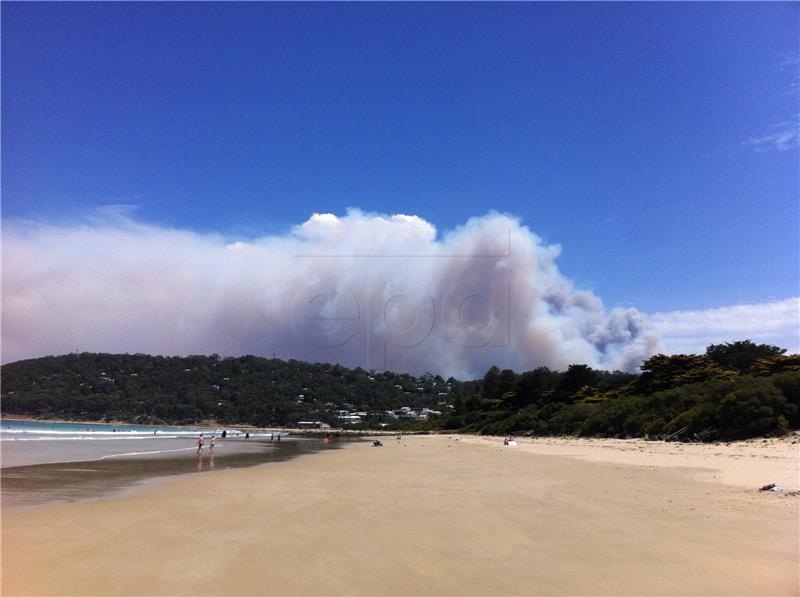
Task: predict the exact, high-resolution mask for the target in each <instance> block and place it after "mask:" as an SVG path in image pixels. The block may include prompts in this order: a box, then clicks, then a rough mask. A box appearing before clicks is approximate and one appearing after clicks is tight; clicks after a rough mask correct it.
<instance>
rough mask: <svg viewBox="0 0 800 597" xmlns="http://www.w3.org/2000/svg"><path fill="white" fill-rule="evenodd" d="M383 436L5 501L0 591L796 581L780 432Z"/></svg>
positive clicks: (572, 590) (429, 589)
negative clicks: (612, 437) (81, 494)
mask: <svg viewBox="0 0 800 597" xmlns="http://www.w3.org/2000/svg"><path fill="white" fill-rule="evenodd" d="M384 443H385V446H384V447H383V448H373V447H372V446H371V445H370V444H369V443H360V444H354V445H350V446H348V447H346V448H345V449H342V450H336V451H328V452H322V453H319V454H315V455H310V456H304V457H301V458H299V459H296V460H292V461H289V462H285V463H280V464H275V465H268V466H264V467H259V468H251V469H239V470H229V471H220V472H212V473H205V474H200V475H189V476H184V477H180V478H177V479H172V480H169V481H167V482H164V483H160V484H158V485H157V486H155V487H151V488H148V489H146V490H142V491H139V492H136V493H133V494H130V495H127V496H124V497H117V498H113V499H107V500H99V501H94V502H84V503H78V504H71V505H57V506H42V507H35V508H29V509H17V510H6V511H4V512H3V521H2V522H3V528H2V547H3V553H2V564H3V569H2V592H3V594H4V595H20V594H68V595H77V594H95V595H100V594H102V595H112V594H125V595H149V594H236V595H243V594H325V595H331V594H370V595H400V594H418V595H454V594H458V595H484V594H503V595H507V594H509V595H510V594H623V593H624V594H652V595H654V594H659V595H661V594H724V595H733V594H737V595H755V594H764V595H776V594H777V595H794V594H798V591H799V589H798V561H800V558H799V557H798V506H799V505H800V501H799V500H798V498H797V496H796V495H791V494H789V493H783V494H776V493H759V492H757V491H755V490H754V489H753V483H752V482H751V481H756V479H757V481H756V483H755V485H758V484H761V483H762V482H763V483H766V482H769V481H780V480H781V479H782V477H780V476H779V475H782V474H788V475H789V477H788V481H783V483H785V484H786V485H788V486H789V487H787V488H788V489H797V477H796V475H795V477H794V478H791V474H792V473H791V471H794V472H795V473H796V471H797V449H796V448H797V446H796V445H795V444H790V443H787V442H782V443H775V442H773V443H772V444H768V445H773V448H765V447H757V446H756V444H755V443H754V442H751V443H749V444H735V445H732V446H699V447H695V446H678V445H676V444H650V445H647V446H639V448H641V449H639V448H637V447H634V446H636V445H637V444H635V443H622V444H619V445H617V446H616V447H615V442H597V441H595V442H583V441H577V440H549V442H546V441H544V440H539V441H530V442H527V441H526V442H522V443H521V444H520V445H519V446H517V447H514V448H506V449H501V448H502V444H501V442H500V441H499V440H497V439H486V438H459V439H458V440H456V439H455V438H454V437H453V438H450V437H447V436H438V437H432V436H417V437H407V438H404V439H403V441H402V443H399V444H398V443H397V442H395V440H388V441H385V442H384ZM641 443H643V442H640V444H641ZM676 451H677V453H675V452H676ZM715 453H718V454H720V455H717V456H714V454H715ZM564 454H566V456H565V455H564ZM776 454H782V455H783V456H777V457H776V458H770V457H769V456H773V455H776ZM763 456H767V457H763ZM787 459H788V461H787ZM751 460H753V461H759V463H760V464H757V465H756V464H753V463H751ZM745 463H747V466H745ZM751 464H752V465H753V466H750V465H751ZM692 466H701V467H703V468H704V470H703V471H701V472H702V473H703V480H698V478H697V473H698V471H697V470H696V469H689V468H687V467H692ZM745 469H746V472H742V471H743V470H745ZM759 469H760V470H759ZM714 471H717V472H716V473H715V472H714ZM787 471H789V472H788V473H787ZM756 472H758V473H759V474H758V475H756ZM760 473H763V474H760ZM714 475H716V477H717V478H716V479H715V478H714ZM709 481H711V482H709ZM792 481H794V485H792ZM737 483H738V484H737Z"/></svg>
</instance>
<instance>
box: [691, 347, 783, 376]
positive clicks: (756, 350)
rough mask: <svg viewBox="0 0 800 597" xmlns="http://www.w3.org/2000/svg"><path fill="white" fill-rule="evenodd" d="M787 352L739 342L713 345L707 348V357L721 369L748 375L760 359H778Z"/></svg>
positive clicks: (781, 349)
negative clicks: (733, 370) (724, 368)
mask: <svg viewBox="0 0 800 597" xmlns="http://www.w3.org/2000/svg"><path fill="white" fill-rule="evenodd" d="M785 352H786V349H785V348H780V347H778V346H772V345H771V344H755V343H754V342H752V341H751V340H738V341H736V342H725V343H724V344H711V345H710V346H709V347H708V348H706V356H707V357H708V358H710V359H711V360H713V361H714V362H715V363H717V364H718V365H720V366H721V367H726V368H728V369H735V370H736V371H739V372H740V373H748V372H749V371H750V369H751V368H752V367H753V365H754V364H755V363H756V361H758V360H759V359H764V358H770V357H777V356H779V355H782V354H784V353H785Z"/></svg>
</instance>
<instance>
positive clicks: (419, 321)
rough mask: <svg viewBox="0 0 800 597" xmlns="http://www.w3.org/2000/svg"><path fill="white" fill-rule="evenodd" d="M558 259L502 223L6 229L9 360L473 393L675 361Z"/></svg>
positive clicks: (515, 224) (643, 323)
mask: <svg viewBox="0 0 800 597" xmlns="http://www.w3.org/2000/svg"><path fill="white" fill-rule="evenodd" d="M558 253H559V247H557V246H552V245H550V246H548V245H545V244H543V243H542V241H541V239H540V238H539V237H538V236H536V234H534V233H533V232H531V231H530V230H529V229H528V228H526V227H525V226H523V225H522V224H521V223H520V222H519V220H517V219H515V218H513V217H511V216H508V215H503V214H497V213H490V214H488V215H486V216H483V217H479V218H472V219H470V220H468V221H467V222H466V223H465V224H464V225H463V226H460V227H458V228H456V229H454V230H452V231H448V232H445V233H443V234H442V235H440V236H437V231H436V229H435V227H434V226H433V225H431V224H430V223H428V222H426V221H425V220H423V219H421V218H419V217H416V216H407V215H391V216H386V215H379V214H368V213H363V212H361V211H358V210H350V211H348V213H347V214H346V215H344V216H341V217H337V216H334V215H331V214H314V215H313V216H312V217H311V218H309V219H308V220H307V221H306V222H304V223H302V224H300V225H298V226H296V227H294V228H293V229H292V230H291V231H290V232H289V233H287V234H285V235H273V236H264V237H261V238H257V239H251V240H242V241H234V242H232V240H231V239H226V238H223V237H222V236H220V235H215V234H201V233H196V232H192V231H187V230H179V229H173V228H165V227H160V226H155V225H149V224H145V223H142V222H139V221H136V220H135V219H132V218H130V217H128V216H125V215H120V214H112V215H110V216H107V217H101V218H95V219H93V220H92V221H89V222H86V223H82V224H78V225H63V226H57V225H48V224H34V223H29V222H19V221H16V222H7V223H6V224H5V226H4V235H3V330H2V340H3V342H2V348H3V361H4V362H9V361H14V360H18V359H21V358H27V357H34V356H40V355H45V354H60V353H66V352H71V351H74V350H76V349H77V350H81V351H108V352H146V353H154V354H210V353H214V352H216V353H219V354H222V355H240V354H258V355H265V356H271V355H272V354H273V353H276V354H277V355H279V356H281V357H283V358H289V357H291V358H298V359H303V360H310V361H335V362H340V363H342V364H345V365H348V366H357V365H358V366H362V367H365V368H371V369H372V368H374V369H384V368H386V369H393V370H405V371H411V372H417V373H419V372H423V371H432V372H436V373H441V374H443V375H445V376H448V375H455V376H457V377H473V376H479V375H482V374H483V372H484V371H485V370H486V369H487V368H488V367H489V366H491V365H493V364H497V365H499V366H501V367H511V368H514V369H515V370H518V371H519V370H525V369H530V368H533V367H536V366H539V365H546V366H549V367H552V368H557V369H564V368H566V367H567V366H568V365H569V364H571V363H586V364H589V365H591V366H593V367H601V368H605V369H625V370H633V369H635V368H636V367H637V366H638V365H639V364H640V363H641V361H642V359H644V358H647V357H648V356H649V355H651V354H653V353H654V352H656V351H657V350H659V349H660V348H661V347H660V345H659V336H658V334H657V332H656V331H655V330H654V328H653V327H652V326H651V325H650V324H649V322H648V319H647V317H646V316H645V315H644V314H642V313H640V312H639V311H637V310H636V309H632V308H629V309H619V308H617V309H612V310H606V309H605V308H604V306H603V303H602V300H601V299H600V298H599V297H597V296H596V295H594V294H592V293H591V292H587V291H584V290H577V289H575V288H574V287H573V285H572V283H571V282H570V281H569V280H568V279H567V278H566V277H565V276H563V275H562V274H561V273H560V272H559V270H558V268H557V266H556V259H557V257H558Z"/></svg>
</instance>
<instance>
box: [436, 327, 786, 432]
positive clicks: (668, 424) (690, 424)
mask: <svg viewBox="0 0 800 597" xmlns="http://www.w3.org/2000/svg"><path fill="white" fill-rule="evenodd" d="M785 352H786V351H785V349H781V348H778V347H776V346H770V345H766V344H754V343H753V342H751V341H749V340H745V341H739V342H733V343H726V344H718V345H711V346H709V347H708V349H707V350H706V352H705V354H704V355H673V356H666V355H656V356H653V357H651V358H649V359H647V360H646V361H644V363H643V364H642V366H641V370H642V373H641V374H640V375H632V374H627V373H620V372H615V373H608V372H604V371H596V370H593V369H591V368H590V367H587V366H585V365H572V366H570V367H569V369H568V370H567V371H565V372H563V373H559V372H555V371H551V370H550V369H547V368H545V367H540V368H538V369H534V370H533V371H528V372H526V373H522V374H517V373H514V372H513V371H511V370H507V369H506V370H503V371H501V370H499V369H498V368H497V367H493V368H492V369H490V370H489V371H488V372H487V373H486V375H485V376H484V378H483V380H482V381H481V382H480V390H479V393H477V394H474V395H464V394H463V393H457V395H456V396H455V397H454V400H455V402H454V404H455V407H456V408H455V412H453V413H452V414H450V415H448V416H443V417H441V418H439V419H437V420H435V421H429V422H427V423H426V424H425V426H427V427H428V428H443V429H451V430H458V431H462V432H473V433H484V434H492V435H508V434H514V435H582V436H603V437H653V438H674V439H696V440H702V441H709V440H732V439H743V438H748V437H756V436H768V435H783V434H785V433H787V432H788V431H789V430H791V429H797V428H798V427H800V355H786V354H784V353H785Z"/></svg>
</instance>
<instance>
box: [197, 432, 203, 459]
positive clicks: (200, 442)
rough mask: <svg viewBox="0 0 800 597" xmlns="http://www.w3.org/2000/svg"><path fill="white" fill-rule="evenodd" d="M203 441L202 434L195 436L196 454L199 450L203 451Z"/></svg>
mask: <svg viewBox="0 0 800 597" xmlns="http://www.w3.org/2000/svg"><path fill="white" fill-rule="evenodd" d="M203 442H204V440H203V434H202V433H201V434H200V437H198V438H197V453H198V454H200V452H202V451H203Z"/></svg>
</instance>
